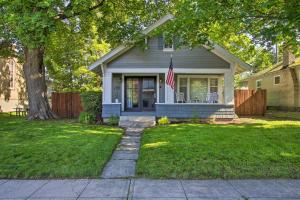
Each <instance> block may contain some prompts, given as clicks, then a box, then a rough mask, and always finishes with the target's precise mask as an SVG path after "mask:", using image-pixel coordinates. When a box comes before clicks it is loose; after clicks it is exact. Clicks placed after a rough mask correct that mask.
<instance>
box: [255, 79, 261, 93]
mask: <svg viewBox="0 0 300 200" xmlns="http://www.w3.org/2000/svg"><path fill="white" fill-rule="evenodd" d="M258 82H260V87H259V88H258V87H257V83H258ZM261 86H262V79H258V80H256V81H255V89H256V90H257V89H261Z"/></svg>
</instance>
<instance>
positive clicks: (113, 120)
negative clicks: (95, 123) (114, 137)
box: [107, 115, 119, 126]
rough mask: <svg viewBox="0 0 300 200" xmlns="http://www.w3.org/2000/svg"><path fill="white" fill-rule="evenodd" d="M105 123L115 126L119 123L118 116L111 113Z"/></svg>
mask: <svg viewBox="0 0 300 200" xmlns="http://www.w3.org/2000/svg"><path fill="white" fill-rule="evenodd" d="M107 124H108V125H110V126H117V125H118V124H119V117H118V116H115V115H112V116H110V117H109V118H108V121H107Z"/></svg>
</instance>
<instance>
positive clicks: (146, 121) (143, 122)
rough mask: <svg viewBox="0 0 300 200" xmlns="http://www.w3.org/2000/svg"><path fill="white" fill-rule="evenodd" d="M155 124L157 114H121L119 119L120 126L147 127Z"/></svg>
mask: <svg viewBox="0 0 300 200" xmlns="http://www.w3.org/2000/svg"><path fill="white" fill-rule="evenodd" d="M155 124H156V119H155V116H120V120H119V126H120V127H122V128H147V127H152V126H155Z"/></svg>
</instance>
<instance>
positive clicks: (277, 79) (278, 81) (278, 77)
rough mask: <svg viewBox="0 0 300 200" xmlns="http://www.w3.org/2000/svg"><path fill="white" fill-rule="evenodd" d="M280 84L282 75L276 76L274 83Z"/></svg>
mask: <svg viewBox="0 0 300 200" xmlns="http://www.w3.org/2000/svg"><path fill="white" fill-rule="evenodd" d="M278 84H280V75H278V76H274V85H278Z"/></svg>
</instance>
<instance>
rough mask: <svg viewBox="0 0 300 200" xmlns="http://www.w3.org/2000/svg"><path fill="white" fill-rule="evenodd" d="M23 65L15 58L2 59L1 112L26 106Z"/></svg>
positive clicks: (0, 75) (0, 72)
mask: <svg viewBox="0 0 300 200" xmlns="http://www.w3.org/2000/svg"><path fill="white" fill-rule="evenodd" d="M25 92H26V89H25V81H24V78H23V72H22V65H21V64H19V63H18V61H17V59H15V58H7V59H0V112H10V111H13V110H14V108H16V107H24V105H25V104H26V93H25Z"/></svg>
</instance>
